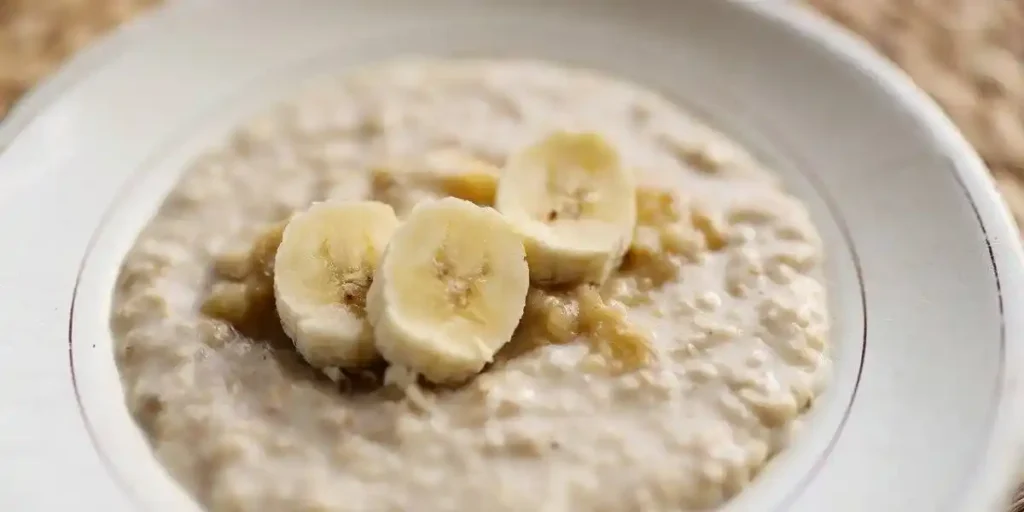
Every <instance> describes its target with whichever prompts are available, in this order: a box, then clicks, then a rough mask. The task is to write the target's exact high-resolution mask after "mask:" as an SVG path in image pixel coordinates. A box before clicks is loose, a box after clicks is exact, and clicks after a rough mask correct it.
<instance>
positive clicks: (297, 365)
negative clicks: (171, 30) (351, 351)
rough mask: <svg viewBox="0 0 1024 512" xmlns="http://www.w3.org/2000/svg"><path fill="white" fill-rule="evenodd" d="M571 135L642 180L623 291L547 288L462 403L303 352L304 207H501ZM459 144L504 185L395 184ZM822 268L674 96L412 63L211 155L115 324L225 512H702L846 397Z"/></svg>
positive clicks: (785, 208)
mask: <svg viewBox="0 0 1024 512" xmlns="http://www.w3.org/2000/svg"><path fill="white" fill-rule="evenodd" d="M555 130H589V131H594V132H597V133H599V134H601V135H602V136H603V137H605V138H606V139H607V140H609V141H611V142H612V143H613V144H614V145H615V147H616V148H618V150H619V151H620V152H621V154H622V158H623V160H624V162H625V163H626V164H628V165H629V166H630V167H631V168H633V169H635V171H636V172H637V176H638V181H639V190H638V193H637V225H636V228H635V230H634V234H633V241H632V244H631V245H630V247H629V250H628V252H627V253H626V255H625V258H624V259H623V261H622V265H621V266H620V267H619V268H618V269H617V270H615V271H614V273H613V274H612V276H611V277H610V278H609V279H608V280H607V281H605V282H603V283H600V284H599V285H578V286H573V287H562V288H557V289H556V288H550V287H549V288H543V287H534V288H532V289H531V290H530V291H529V293H528V296H527V300H526V310H525V313H524V315H523V319H522V322H521V324H520V325H519V328H518V329H517V330H516V334H515V336H514V337H513V340H512V341H511V342H510V343H509V344H508V345H506V346H505V347H504V348H502V349H501V351H500V352H499V353H498V355H497V358H496V361H495V363H494V364H493V365H491V366H489V367H488V368H486V369H485V370H484V371H483V372H482V373H481V374H480V375H478V376H476V377H475V378H473V379H471V380H469V381H468V382H466V383H465V384H463V385H460V386H446V387H438V386H430V385H426V384H424V385H420V386H417V387H415V388H414V389H415V392H413V389H412V388H410V389H405V390H402V389H398V388H396V387H395V386H393V385H383V384H382V380H383V368H382V366H383V365H382V364H374V365H371V366H369V367H367V368H365V369H362V370H358V371H347V372H345V373H344V374H342V373H341V372H337V371H335V372H330V371H329V372H327V373H329V374H331V377H332V378H328V377H326V376H325V375H324V374H323V373H322V372H320V371H317V370H314V369H313V368H312V367H310V366H309V365H308V364H307V363H306V362H305V361H304V360H303V358H302V357H301V356H300V355H299V354H298V353H297V352H296V350H295V347H294V345H293V344H292V342H291V341H290V340H289V339H288V337H287V336H285V334H284V333H283V332H282V329H281V326H280V322H279V321H278V319H277V315H276V312H275V307H274V289H273V277H272V276H273V272H274V269H273V264H272V262H273V255H274V252H275V251H276V249H277V245H278V244H279V243H280V242H281V229H282V228H283V226H284V224H283V221H284V220H285V219H287V218H288V217H289V216H290V214H292V213H293V212H295V211H297V210H302V209H305V208H306V207H307V206H308V205H309V204H310V203H313V202H315V201H322V200H325V199H336V200H355V199H376V200H379V201H385V202H388V203H389V204H391V205H392V206H394V208H395V210H396V211H397V212H398V214H399V216H400V217H402V216H405V215H406V214H407V213H408V212H409V210H410V208H411V207H412V205H414V204H416V203H417V202H418V201H422V200H423V199H429V198H435V197H440V196H445V195H455V196H459V197H463V198H465V199H467V200H470V201H474V202H477V203H480V204H484V205H486V204H488V203H489V202H490V201H493V198H494V189H493V177H488V171H486V169H488V168H500V167H501V166H502V165H503V164H504V163H505V161H506V159H507V158H508V156H509V155H510V154H512V153H513V152H515V151H518V150H519V149H520V148H522V147H523V146H525V145H527V144H530V143H532V142H533V141H535V140H536V139H538V138H539V137H542V136H544V135H545V134H547V133H550V132H552V131H555ZM438 152H449V153H457V154H459V155H463V156H462V158H465V159H466V161H467V162H473V164H472V165H478V166H480V167H479V168H480V169H482V170H481V171H480V172H479V173H471V175H472V176H473V177H472V178H470V179H450V178H449V177H445V176H441V175H442V174H443V173H434V174H436V175H438V176H441V177H439V178H437V177H435V178H433V179H418V178H416V175H415V173H412V174H410V173H404V174H401V175H396V173H395V171H394V168H395V167H396V166H401V165H406V164H404V163H402V162H421V163H420V164H416V165H420V167H422V169H425V170H426V171H430V167H431V163H430V162H424V161H423V158H422V155H427V154H438ZM399 163H402V164H399ZM409 165H412V164H409ZM426 174H427V175H429V174H430V173H429V172H428V173H426ZM820 259H821V243H820V240H819V239H818V236H817V234H816V232H815V229H814V227H813V225H812V223H811V221H810V219H809V217H808V214H807V212H806V211H805V209H804V208H803V207H802V205H801V204H800V203H799V202H798V201H796V200H795V199H793V198H791V197H790V196H789V195H787V194H786V192H784V191H783V190H782V189H781V187H780V185H779V183H778V182H777V180H776V179H775V178H774V177H773V176H772V175H771V174H770V173H769V172H768V171H767V170H765V169H763V168H762V167H761V166H760V165H759V164H758V162H756V161H755V160H754V159H752V157H750V156H749V155H748V154H747V153H745V152H744V151H743V150H742V149H741V148H739V147H737V146H736V145H735V144H733V143H732V142H730V141H728V140H726V139H725V138H723V137H722V136H721V135H719V134H717V133H716V132H714V131H712V130H710V129H708V128H706V127H705V126H703V125H702V124H700V123H699V122H698V121H697V120H695V119H694V118H692V117H691V116H689V115H687V114H686V113H684V112H681V111H680V110H679V109H678V108H676V107H675V106H673V105H672V104H670V103H669V102H667V101H666V100H664V99H662V98H660V97H659V96H657V95H655V94H653V93H651V92H647V91H645V90H642V89H639V88H637V87H636V86H633V85H630V84H627V83H623V82H619V81H615V80H612V79H609V78H605V77H601V76H598V75H595V74H591V73H587V72H583V71H573V70H567V69H563V68H560V67H556V66H554V65H551V64H544V63H539V62H526V61H494V62H486V61H428V60H423V61H406V62H401V63H393V64H389V65H385V66H381V67H377V68H373V69H370V70H366V71H363V72H360V73H357V74H355V75H352V76H349V77H346V78H345V79H343V80H337V81H331V82H324V83H320V84H317V85H316V86H315V87H312V88H308V89H306V90H305V91H304V93H303V95H301V96H300V97H298V98H297V99H296V100H294V101H292V102H290V103H287V104H284V105H281V106H278V107H275V108H273V109H271V110H270V111H268V112H266V113H265V114H263V115H261V116H260V117H258V118H256V119H254V120H252V121H251V122H250V123H248V124H247V125H245V126H243V127H242V128H241V129H239V130H238V131H237V132H236V133H235V134H234V135H233V136H232V137H231V138H230V140H229V141H227V142H226V143H225V144H223V145H222V146H221V147H218V148H215V149H212V150H210V151H209V152H207V153H206V154H204V155H203V156H202V157H200V158H199V159H198V160H197V161H196V162H195V163H194V164H193V165H192V166H191V168H190V169H188V170H187V171H186V173H185V175H184V177H183V178H182V180H181V181H180V183H179V184H178V185H177V187H176V188H175V189H174V190H173V191H172V192H171V194H170V196H169V197H168V198H167V199H166V201H165V203H164V205H163V206H162V207H161V209H160V211H159V213H158V214H157V216H156V217H155V218H154V219H153V220H152V221H151V222H150V224H149V225H148V226H147V227H146V228H145V230H144V231H143V233H142V234H141V235H140V236H139V239H138V240H137V242H136V243H135V245H134V247H133V248H132V250H131V251H130V252H129V254H128V255H127V257H126V259H125V261H124V264H123V268H122V271H121V274H120V276H119V279H118V283H117V289H116V291H115V294H114V313H113V318H112V320H111V325H112V330H113V333H114V339H115V343H116V347H117V353H116V357H117V362H118V365H119V368H120V371H121V374H122V378H123V381H124V385H125V389H126V394H127V396H126V400H127V404H128V406H129V408H130V409H131V411H132V413H133V414H134V416H135V418H136V419H137V421H138V422H139V424H140V425H141V426H142V428H143V429H144V430H145V431H146V433H147V434H148V436H149V438H150V441H151V443H152V446H153V448H154V450H155V452H156V454H157V456H158V457H159V458H160V460H161V461H162V462H163V463H164V464H165V465H166V467H167V468H168V469H169V470H170V472H171V473H172V474H173V476H174V477H176V478H177V479H178V481H180V482H181V483H182V484H183V485H184V486H185V487H186V488H187V489H188V490H189V491H191V492H192V493H193V494H194V495H195V496H196V497H197V499H198V500H199V501H200V502H201V503H202V504H204V505H205V506H206V507H207V508H209V509H210V510H214V511H239V510H246V511H268V512H270V511H273V512H279V511H284V510H294V511H328V510H338V511H340V510H345V511H406V510H422V511H425V512H426V511H462V510H492V511H495V512H497V511H502V510H507V511H520V510H546V511H577V510H579V511H608V512H619V511H627V510H637V511H639V510H643V511H658V510H664V511H670V510H680V509H683V510H698V509H703V508H706V507H710V506H714V505H717V504H720V503H722V502H724V501H725V500H727V499H728V498H729V497H731V496H733V495H734V494H736V493H737V492H738V491H740V490H741V489H742V488H743V487H744V486H745V485H747V484H748V483H749V482H750V481H751V479H752V478H754V476H756V474H757V473H758V471H759V470H760V469H761V468H762V467H763V466H764V464H765V463H766V462H767V461H768V460H769V459H770V458H771V457H772V456H773V455H774V454H775V453H777V452H778V451H779V450H781V449H783V448H784V447H785V446H786V444H787V442H788V440H789V438H790V435H791V433H792V431H793V429H794V426H795V425H796V424H797V423H798V421H799V415H800V414H801V413H802V412H803V411H804V410H805V409H806V408H807V407H809V405H810V404H811V402H812V401H813V399H814V397H815V396H816V395H817V394H818V393H819V392H820V391H821V389H822V387H823V385H824V384H825V381H826V378H827V374H828V368H829V360H828V328H829V321H828V314H827V308H826V294H825V290H824V288H823V285H822V281H821V276H820ZM608 362H613V363H614V364H607V363H608Z"/></svg>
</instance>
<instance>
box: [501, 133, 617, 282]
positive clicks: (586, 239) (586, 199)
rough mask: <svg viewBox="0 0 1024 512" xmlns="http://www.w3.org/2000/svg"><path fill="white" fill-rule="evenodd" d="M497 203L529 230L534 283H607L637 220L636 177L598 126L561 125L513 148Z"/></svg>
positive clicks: (516, 224) (527, 237)
mask: <svg viewBox="0 0 1024 512" xmlns="http://www.w3.org/2000/svg"><path fill="white" fill-rule="evenodd" d="M495 206H496V207H497V209H498V211H500V212H501V213H503V214H504V215H505V217H506V218H507V219H508V220H509V222H511V223H512V225H513V226H514V227H515V228H516V230H517V231H518V232H519V233H520V234H521V235H522V236H523V237H524V240H525V245H526V255H527V258H528V259H529V263H530V278H531V280H532V281H533V282H534V283H537V284H542V285H547V284H559V283H575V282H581V281H583V282H593V283H600V282H601V281H604V280H605V278H607V277H608V274H609V273H610V272H611V271H612V270H614V269H615V268H616V267H617V266H618V265H619V263H620V262H621V260H622V256H623V254H625V252H626V249H627V248H628V247H629V244H630V241H631V240H632V237H633V227H634V225H635V224H636V180H635V177H634V175H633V172H632V171H631V170H629V169H626V168H624V167H623V166H622V163H621V160H620V158H619V154H618V152H617V151H616V150H615V149H614V148H613V147H612V146H610V145H609V144H608V143H607V142H606V141H605V140H604V139H603V138H601V136H599V135H597V134H593V133H568V132H556V133H554V134H552V135H550V136H549V137H547V138H546V139H544V140H542V141H540V142H539V143H537V144H535V145H533V146H530V147H528V148H526V149H525V150H524V151H522V152H521V153H519V154H516V155H513V156H512V157H511V158H510V159H509V161H508V163H507V164H506V166H505V170H504V171H503V172H502V177H501V179H500V180H499V182H498V191H497V197H496V200H495Z"/></svg>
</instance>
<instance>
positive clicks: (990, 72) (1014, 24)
mask: <svg viewBox="0 0 1024 512" xmlns="http://www.w3.org/2000/svg"><path fill="white" fill-rule="evenodd" d="M159 1H160V0H0V118H2V117H3V115H4V114H5V113H6V112H7V110H8V109H9V108H10V107H11V105H12V104H13V103H14V102H15V101H16V100H17V99H18V98H19V97H20V96H21V95H22V94H24V93H25V91H26V90H28V89H29V88H30V87H32V86H33V85H34V84H35V83H37V82H38V81H39V80H40V79H41V78H43V77H45V76H46V75H47V74H48V73H50V72H51V71H52V70H53V69H54V68H55V67H56V66H58V65H59V64H60V63H61V62H62V61H63V60H64V59H66V58H67V56H69V55H70V54H71V53H73V52H74V51H75V50H77V49H78V48H80V47H82V46H83V45H85V44H86V43H88V42H89V41H91V40H92V39H94V38H95V37H96V36H98V35H100V34H102V33H104V32H106V31H107V30H109V29H110V28H112V27H115V26H117V25H118V24H119V23H121V22H123V21H125V20H127V19H129V18H131V17H133V16H134V15H136V14H137V13H139V12H141V11H142V10H144V9H146V8H148V7H150V6H152V5H155V4H156V3H158V2H159ZM803 1H805V2H806V3H808V4H809V5H811V6H813V7H814V8H816V9H818V10H820V11H821V12H823V13H825V14H826V15H828V16H829V17H831V18H832V19H834V20H836V21H838V22H839V23H841V24H843V25H845V26H846V27H848V28H850V29H852V30H853V31H854V32H856V33H858V34H860V35H861V36H862V37H864V38H865V39H867V40H868V41H870V42H871V43H872V44H874V45H875V47H876V48H878V49H879V50H880V51H881V52H882V53H883V54H885V55H886V56H888V57H889V58H890V59H892V60H893V61H894V62H896V63H897V64H899V65H900V66H901V67H902V68H903V69H904V70H906V71H907V73H908V74H909V75H910V76H911V77H913V79H914V80H915V81H917V83H918V85H920V86H921V87H922V88H923V89H924V90H925V91H927V92H928V93H930V94H931V95H932V96H933V97H934V98H935V99H936V100H938V102H939V103H940V104H941V105H942V106H943V107H944V108H945V109H946V111H947V112H948V113H949V115H950V117H952V118H953V120H954V121H955V122H956V123H957V124H958V125H959V127H960V129H961V130H962V131H963V132H964V134H966V136H967V138H968V139H969V140H970V141H971V143H973V144H974V146H975V147H976V148H977V149H978V151H979V152H980V153H981V155H982V157H983V158H984V159H985V161H986V162H987V163H988V165H989V168H990V169H991V170H992V174H993V176H994V177H995V179H996V182H997V183H998V184H999V187H1000V190H1001V191H1002V193H1003V196H1004V198H1005V199H1006V201H1007V203H1008V204H1009V205H1010V208H1011V209H1012V210H1013V212H1014V215H1015V216H1016V218H1017V223H1018V225H1020V226H1024V0H803ZM1013 512H1024V494H1021V493H1018V496H1017V503H1015V504H1014V507H1013Z"/></svg>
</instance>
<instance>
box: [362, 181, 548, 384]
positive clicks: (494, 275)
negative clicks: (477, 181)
mask: <svg viewBox="0 0 1024 512" xmlns="http://www.w3.org/2000/svg"><path fill="white" fill-rule="evenodd" d="M528 288H529V270H528V268H527V265H526V254H525V250H524V248H523V244H522V241H521V239H520V237H519V236H518V235H517V234H516V233H515V232H514V231H512V229H511V227H510V226H509V225H508V224H507V223H506V222H505V220H504V218H502V216H501V215H500V214H499V213H498V212H496V211H494V210H492V209H490V208H485V207H480V206H477V205H474V204H473V203H470V202H468V201H464V200H461V199H456V198H445V199H440V200H436V201H429V202H423V203H420V204H418V205H417V206H416V207H415V208H414V209H413V210H412V212H411V213H410V214H409V216H408V218H407V219H406V221H405V223H403V224H402V226H400V227H399V228H398V230H396V232H395V234H394V236H393V237H392V239H391V243H390V244H389V246H388V249H387V251H386V252H385V255H384V258H383V261H382V262H381V265H380V266H379V268H378V270H377V273H376V275H375V277H374V281H373V284H372V285H371V288H370V294H369V297H368V303H367V312H368V314H369V316H370V321H371V323H372V324H373V325H374V332H375V335H376V341H377V347H378V349H379V350H380V352H381V354H382V355H383V356H384V358H385V359H386V360H388V361H389V362H390V363H392V364H396V365H401V366H404V367H407V368H409V369H410V370H412V371H414V372H416V373H419V374H421V375H423V376H424V378H426V379H427V380H430V381H433V382H437V383H449V382H458V381H461V380H464V379H466V378H468V377H470V376H472V375H473V374H475V373H477V372H479V371H480V370H481V369H482V368H483V367H484V365H486V364H487V363H488V362H490V361H491V360H492V359H493V357H494V354H495V353H496V352H497V351H498V349H500V348H501V347H502V346H503V345H504V344H505V343H507V342H508V341H509V339H511V337H512V333H513V331H514V330H515V328H516V325H517V324H518V323H519V319H520V318H521V316H522V313H523V308H524V306H525V302H526V292H527V290H528Z"/></svg>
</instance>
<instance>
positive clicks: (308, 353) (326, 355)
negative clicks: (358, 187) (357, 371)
mask: <svg viewBox="0 0 1024 512" xmlns="http://www.w3.org/2000/svg"><path fill="white" fill-rule="evenodd" d="M397 227H398V217H397V216H395V211H394V210H393V209H392V208H391V207H390V206H388V205H386V204H384V203H378V202H375V201H354V202H325V203H317V204H314V205H313V206H311V207H310V208H309V209H308V210H306V211H305V212H303V213H300V214H298V215H296V216H294V217H292V219H291V220H290V221H289V222H288V225H287V226H286V227H285V228H284V234H283V237H282V239H281V246H280V247H279V248H278V250H277V256H276V257H275V260H274V295H275V301H276V304H277V312H278V316H280V318H281V326H282V327H283V328H284V332H285V333H286V334H287V335H288V337H289V338H291V339H292V341H293V342H294V343H295V348H296V349H298V351H299V353H300V354H302V357H304V358H305V359H306V361H308V362H309V364H310V365H312V366H314V367H317V368H334V367H338V368H352V367H357V366H361V365H364V364H367V363H369V362H372V361H374V360H375V359H377V358H378V357H379V355H378V353H377V350H376V348H375V347H374V344H373V329H372V327H370V325H369V323H368V322H367V321H366V312H365V304H366V292H367V290H368V288H369V286H370V281H372V279H373V273H374V271H375V270H376V268H377V263H378V262H379V261H380V257H381V255H382V254H383V252H384V248H385V247H387V244H388V240H389V239H390V238H391V235H392V233H394V231H395V229H396V228H397Z"/></svg>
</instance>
